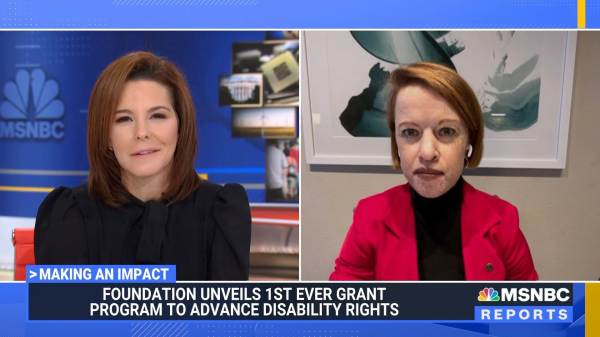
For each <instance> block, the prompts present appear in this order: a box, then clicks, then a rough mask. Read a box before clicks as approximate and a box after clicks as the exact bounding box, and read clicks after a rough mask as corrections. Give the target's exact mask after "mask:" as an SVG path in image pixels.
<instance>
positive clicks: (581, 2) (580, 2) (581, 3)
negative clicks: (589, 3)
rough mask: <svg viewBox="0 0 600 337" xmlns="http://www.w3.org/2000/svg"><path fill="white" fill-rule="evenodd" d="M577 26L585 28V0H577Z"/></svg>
mask: <svg viewBox="0 0 600 337" xmlns="http://www.w3.org/2000/svg"><path fill="white" fill-rule="evenodd" d="M577 28H579V29H584V28H585V0H577Z"/></svg>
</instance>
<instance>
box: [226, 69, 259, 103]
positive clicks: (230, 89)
mask: <svg viewBox="0 0 600 337" xmlns="http://www.w3.org/2000/svg"><path fill="white" fill-rule="evenodd" d="M262 103H263V75H262V74H260V73H257V74H253V73H247V74H231V75H221V76H220V79H219V105H230V106H232V107H237V108H241V107H257V106H262Z"/></svg>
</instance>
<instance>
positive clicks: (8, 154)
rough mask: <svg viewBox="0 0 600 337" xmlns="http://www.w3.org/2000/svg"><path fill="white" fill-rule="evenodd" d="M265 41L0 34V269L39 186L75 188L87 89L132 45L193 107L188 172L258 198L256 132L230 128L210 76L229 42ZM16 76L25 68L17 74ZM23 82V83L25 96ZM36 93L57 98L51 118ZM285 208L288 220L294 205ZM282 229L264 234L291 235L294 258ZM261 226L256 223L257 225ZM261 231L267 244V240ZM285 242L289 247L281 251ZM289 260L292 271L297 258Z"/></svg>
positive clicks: (80, 173)
mask: <svg viewBox="0 0 600 337" xmlns="http://www.w3.org/2000/svg"><path fill="white" fill-rule="evenodd" d="M265 39H267V34H266V33H265V32H261V31H245V32H236V31H226V32H218V31H203V32H202V31H197V32H193V31H188V32H183V31H177V32H169V31H162V32H153V31H137V32H135V31H134V32H132V31H129V32H121V31H111V32H0V49H1V50H2V59H1V60H0V85H1V88H2V92H1V93H0V104H3V107H2V109H3V110H2V115H1V116H0V126H1V129H0V269H12V266H13V246H12V243H11V231H12V229H13V228H15V227H33V225H34V221H35V216H36V213H37V208H38V206H39V204H40V202H41V201H42V200H43V198H44V197H45V196H46V195H47V193H48V191H49V190H50V189H52V188H54V187H57V186H61V185H62V186H68V187H75V186H78V185H80V184H82V183H83V182H84V181H85V180H86V178H87V170H88V160H87V150H86V123H87V107H88V100H89V95H90V92H91V90H92V87H93V85H94V83H95V81H96V78H97V77H98V75H99V74H100V72H101V71H102V70H103V69H104V68H105V67H106V66H107V65H108V64H109V63H110V62H112V61H113V60H115V59H116V58H118V57H119V56H122V55H124V54H126V53H129V52H132V51H137V50H147V51H151V52H153V53H155V54H157V55H159V56H164V57H166V58H167V59H169V60H170V61H172V62H173V63H175V64H176V65H177V66H178V67H179V69H180V70H181V71H182V72H183V73H184V75H185V77H186V79H187V81H188V84H189V86H190V90H191V93H192V97H193V99H194V103H195V107H196V119H197V126H198V140H199V144H198V155H197V159H196V171H197V172H198V173H200V174H206V175H207V176H208V179H209V180H210V181H212V182H214V183H218V184H224V183H228V182H237V183H241V184H242V185H243V186H244V187H245V189H246V191H247V193H248V196H249V199H250V202H251V203H252V204H254V205H256V204H263V203H264V202H265V173H266V172H265V160H266V159H265V147H266V140H265V139H264V138H261V137H233V136H232V122H231V115H232V109H231V107H229V106H219V77H220V76H222V75H226V74H231V73H232V61H233V57H232V46H233V44H234V43H240V42H258V43H261V42H262V41H264V40H265ZM40 70H41V72H42V73H43V74H44V75H45V78H44V81H43V82H44V83H43V86H46V87H48V85H50V87H52V86H53V87H54V88H51V89H50V90H47V89H48V88H44V87H43V86H42V89H36V88H39V86H37V87H36V84H35V83H34V81H35V80H36V79H34V75H33V74H34V72H37V73H36V74H37V75H36V76H39V74H40ZM19 73H20V75H18V74H19ZM23 74H30V75H29V77H28V78H27V76H26V75H23ZM19 76H20V78H19ZM38 81H39V78H38ZM11 82H12V83H15V84H16V87H18V88H19V90H12V92H11V89H10V88H8V87H9V86H10V85H9V83H11ZM52 82H54V83H52ZM29 83H31V85H29ZM26 88H30V89H26ZM13 89H14V88H13ZM27 90H30V94H29V95H28V94H27V93H26V91H27ZM40 90H41V91H40ZM16 91H18V93H17V92H16ZM11 95H12V96H11ZM19 95H20V96H21V97H29V99H24V100H25V102H24V106H25V108H24V109H22V110H23V111H19V112H15V113H13V115H12V116H13V117H12V118H11V115H10V114H9V113H8V112H6V111H8V110H6V108H5V107H6V105H5V104H8V103H7V101H8V100H9V98H10V97H9V96H11V97H13V101H14V97H18V96H19ZM44 95H46V96H47V97H48V98H49V99H50V101H52V100H54V101H57V102H59V103H57V104H58V105H60V104H62V106H63V109H62V113H61V109H60V108H57V109H55V111H54V110H53V111H52V113H53V114H54V115H52V116H51V117H48V118H41V117H40V116H42V112H44V111H43V110H44V108H43V107H42V106H38V105H41V103H40V104H36V102H38V101H39V100H40V99H38V98H36V97H42V96H44ZM38 103H39V102H38ZM46 117H47V116H46ZM10 123H13V124H12V125H13V126H11V124H10ZM14 123H25V124H27V125H28V126H27V127H30V128H35V127H37V128H39V130H38V131H37V132H30V134H29V135H26V136H25V137H23V134H19V133H18V131H17V127H15V126H14V125H16V124H14ZM40 123H46V124H47V125H48V124H49V125H56V123H58V125H59V126H58V128H55V129H52V130H53V131H55V132H54V133H51V134H48V133H47V132H46V133H44V132H42V131H41V130H42V129H41V128H40ZM36 125H37V126H36ZM288 206H289V208H290V209H291V212H292V213H296V219H297V212H298V211H297V205H293V204H288ZM286 207H287V206H286ZM264 217H266V215H265V216H264ZM292 222H293V221H292ZM263 227H264V226H263ZM288 228H289V229H288ZM288 228H286V229H285V232H283V233H281V234H280V233H279V232H276V233H275V234H273V233H270V235H271V237H272V239H273V240H279V236H283V235H286V238H289V237H290V236H291V237H292V238H295V244H296V247H295V254H292V257H293V256H295V259H296V260H297V258H298V254H297V251H298V246H297V241H298V231H297V228H298V224H297V220H296V221H295V225H290V226H288ZM290 231H291V232H293V233H289V232H290ZM265 232H266V231H265V230H264V228H262V229H261V233H262V234H265ZM262 234H261V235H262ZM268 234H269V233H266V234H265V235H268ZM266 239H267V240H266V242H267V243H268V242H269V239H271V238H269V237H267V238H266ZM253 241H254V238H253ZM290 241H294V240H293V239H291V240H290V239H288V241H286V243H289V242H290ZM264 243H265V241H262V242H261V244H264ZM287 248H289V247H287ZM289 250H293V249H288V250H286V253H289V252H288V251H289ZM286 256H287V255H286ZM288 257H289V256H288ZM294 268H295V270H296V272H295V274H296V275H297V262H296V266H295V267H294ZM287 275H289V273H288V274H287ZM292 275H293V272H292Z"/></svg>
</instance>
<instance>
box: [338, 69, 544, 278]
mask: <svg viewBox="0 0 600 337" xmlns="http://www.w3.org/2000/svg"><path fill="white" fill-rule="evenodd" d="M390 85H391V91H390V97H389V101H388V106H387V118H388V127H389V130H390V142H391V155H392V159H393V163H394V167H395V168H397V169H401V170H402V173H403V174H404V176H405V178H406V180H407V181H408V183H407V184H403V185H399V186H396V187H393V188H390V189H389V190H387V191H385V192H382V193H379V194H376V195H373V196H370V197H367V198H365V199H363V200H361V201H360V202H359V203H358V206H357V207H356V209H355V211H354V222H353V223H352V226H351V227H350V229H349V230H348V234H347V235H346V240H345V241H344V244H343V246H342V249H341V251H340V254H339V256H338V258H337V260H336V262H335V270H334V271H333V273H332V274H331V276H330V279H332V280H537V278H538V275H537V272H536V271H535V267H534V265H533V259H532V257H531V253H530V252H529V247H528V245H527V241H526V240H525V237H524V236H523V233H521V230H520V229H519V218H518V214H517V209H516V207H515V206H513V205H511V204H510V203H508V202H506V201H504V200H502V199H500V198H498V197H496V196H492V195H489V194H487V193H485V192H482V191H479V190H477V189H475V188H474V187H473V186H471V185H470V184H468V183H467V182H466V181H464V179H463V178H462V173H463V170H464V168H465V167H477V165H478V164H479V161H480V160H481V156H482V153H483V121H482V116H481V108H480V106H479V103H478V101H477V98H476V96H475V94H474V93H473V90H472V89H471V88H470V87H469V85H468V84H467V82H466V81H465V80H464V79H463V78H461V77H460V76H459V75H458V74H457V73H456V72H455V71H454V70H452V69H449V68H447V67H444V66H441V65H438V64H434V63H416V64H413V65H410V66H406V67H404V68H399V69H396V70H395V71H394V72H393V73H392V74H391V78H390Z"/></svg>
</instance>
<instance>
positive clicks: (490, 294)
mask: <svg viewBox="0 0 600 337" xmlns="http://www.w3.org/2000/svg"><path fill="white" fill-rule="evenodd" d="M477 300H478V301H479V302H498V301H500V296H498V291H496V290H495V289H494V288H483V290H481V291H480V292H479V296H478V297H477Z"/></svg>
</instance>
